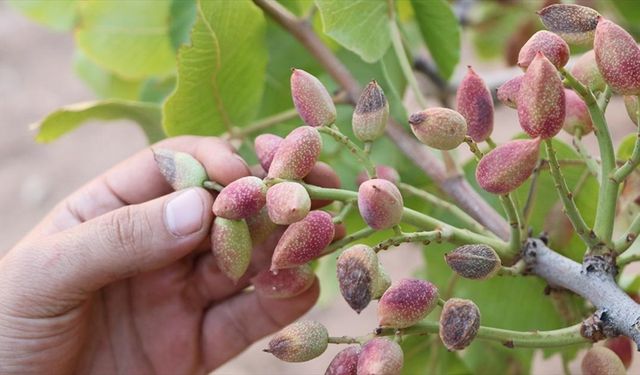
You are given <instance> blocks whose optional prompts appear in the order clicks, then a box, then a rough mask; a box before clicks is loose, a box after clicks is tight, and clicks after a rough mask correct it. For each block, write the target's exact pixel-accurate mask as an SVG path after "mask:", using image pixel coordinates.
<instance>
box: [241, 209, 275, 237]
mask: <svg viewBox="0 0 640 375" xmlns="http://www.w3.org/2000/svg"><path fill="white" fill-rule="evenodd" d="M245 221H246V222H247V226H248V227H249V233H251V242H252V243H253V244H254V245H260V244H261V243H263V242H264V241H266V240H267V238H269V236H271V234H272V233H273V231H275V230H276V228H277V227H278V225H276V224H275V223H274V222H273V221H271V219H270V218H269V213H268V212H267V208H266V207H262V209H261V210H260V212H258V213H257V214H255V215H253V216H249V217H248V218H246V219H245Z"/></svg>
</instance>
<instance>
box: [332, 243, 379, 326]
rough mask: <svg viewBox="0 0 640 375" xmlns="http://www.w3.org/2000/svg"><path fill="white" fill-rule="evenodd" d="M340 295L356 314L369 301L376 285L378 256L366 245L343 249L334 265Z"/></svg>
mask: <svg viewBox="0 0 640 375" xmlns="http://www.w3.org/2000/svg"><path fill="white" fill-rule="evenodd" d="M336 270H337V274H338V284H339V285H340V293H342V297H343V298H344V300H345V301H347V303H348V304H349V306H350V307H351V308H352V309H354V310H355V311H356V312H357V313H358V314H359V313H360V312H361V311H362V310H364V308H365V307H367V305H368V304H369V302H371V299H372V298H373V294H374V292H375V291H376V287H377V278H378V256H377V255H376V252H375V251H373V249H372V248H370V247H369V246H367V245H354V246H351V247H350V248H348V249H346V250H345V251H343V252H342V253H341V254H340V256H339V257H338V262H337V266H336Z"/></svg>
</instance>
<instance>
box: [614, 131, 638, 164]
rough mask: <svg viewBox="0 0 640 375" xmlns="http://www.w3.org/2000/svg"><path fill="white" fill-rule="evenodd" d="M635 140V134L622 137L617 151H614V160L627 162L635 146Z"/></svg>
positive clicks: (636, 137)
mask: <svg viewBox="0 0 640 375" xmlns="http://www.w3.org/2000/svg"><path fill="white" fill-rule="evenodd" d="M636 139H638V135H637V134H629V135H628V136H626V137H624V138H623V139H622V141H621V142H620V144H619V145H618V150H617V151H616V159H618V160H625V161H626V160H627V159H629V158H630V157H631V154H632V153H633V147H634V146H635V144H636Z"/></svg>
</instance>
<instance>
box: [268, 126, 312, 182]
mask: <svg viewBox="0 0 640 375" xmlns="http://www.w3.org/2000/svg"><path fill="white" fill-rule="evenodd" d="M321 150H322V138H320V133H318V130H316V129H315V128H312V127H310V126H301V127H298V128H295V129H294V130H293V131H292V132H291V133H289V135H287V137H286V138H285V139H284V140H283V141H282V143H280V146H279V147H278V149H277V150H276V153H275V155H274V156H273V160H272V161H271V165H270V166H269V174H268V175H267V176H268V177H269V178H283V179H285V180H301V179H303V178H304V177H305V176H306V175H308V174H309V172H311V170H312V169H313V166H314V165H315V164H316V161H317V160H318V156H320V151H321Z"/></svg>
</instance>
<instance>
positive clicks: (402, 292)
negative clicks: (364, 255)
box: [378, 279, 439, 328]
mask: <svg viewBox="0 0 640 375" xmlns="http://www.w3.org/2000/svg"><path fill="white" fill-rule="evenodd" d="M438 297H439V293H438V288H437V287H436V286H435V285H433V284H431V283H430V282H428V281H424V280H418V279H402V280H400V281H398V282H396V283H394V284H392V285H391V287H389V289H387V291H386V292H384V294H383V295H382V298H380V303H379V304H378V325H379V326H380V327H389V328H405V327H409V326H412V325H414V324H416V323H418V322H419V321H421V320H422V319H424V317H425V316H427V315H428V314H429V313H430V312H431V311H433V309H434V308H435V307H436V306H437V305H438Z"/></svg>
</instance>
